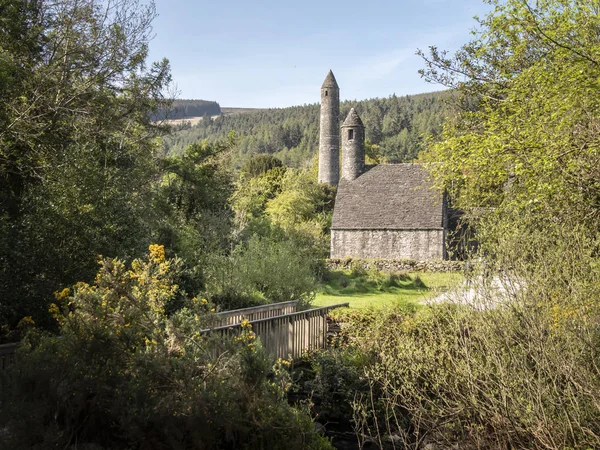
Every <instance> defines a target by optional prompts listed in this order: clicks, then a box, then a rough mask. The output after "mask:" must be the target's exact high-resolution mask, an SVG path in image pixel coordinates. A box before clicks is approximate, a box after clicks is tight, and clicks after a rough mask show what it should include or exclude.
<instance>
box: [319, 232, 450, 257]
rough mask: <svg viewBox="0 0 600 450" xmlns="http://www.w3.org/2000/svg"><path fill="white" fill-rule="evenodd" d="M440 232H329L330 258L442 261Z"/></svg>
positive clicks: (442, 242)
mask: <svg viewBox="0 0 600 450" xmlns="http://www.w3.org/2000/svg"><path fill="white" fill-rule="evenodd" d="M445 256H446V255H445V250H444V230H443V229H442V228H440V229H434V230H331V258H348V257H351V258H363V259H373V258H379V259H414V260H418V261H423V260H430V259H444V258H445Z"/></svg>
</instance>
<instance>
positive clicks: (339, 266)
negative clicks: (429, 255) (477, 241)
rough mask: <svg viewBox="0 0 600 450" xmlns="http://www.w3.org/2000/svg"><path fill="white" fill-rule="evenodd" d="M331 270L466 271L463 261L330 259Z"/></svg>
mask: <svg viewBox="0 0 600 450" xmlns="http://www.w3.org/2000/svg"><path fill="white" fill-rule="evenodd" d="M326 264H327V268H328V269H330V270H350V269H352V268H354V267H356V266H357V265H358V267H360V268H361V269H364V270H369V269H372V268H375V269H377V270H382V271H387V272H459V271H463V270H464V264H465V263H464V262H463V261H444V260H440V261H415V260H412V259H397V260H393V259H358V258H344V259H335V258H334V259H328V260H327V262H326Z"/></svg>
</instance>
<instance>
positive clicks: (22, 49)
mask: <svg viewBox="0 0 600 450" xmlns="http://www.w3.org/2000/svg"><path fill="white" fill-rule="evenodd" d="M0 7H1V8H2V11H3V13H4V12H6V13H7V15H4V14H2V20H3V24H4V25H3V26H2V27H0V28H1V30H2V31H1V32H0V46H1V47H0V55H1V56H0V60H1V61H2V62H1V63H0V66H1V67H3V68H4V69H2V70H0V73H2V74H8V75H0V79H2V80H3V81H2V82H4V83H8V85H9V86H10V88H9V89H7V90H3V91H2V94H0V95H2V96H3V98H2V100H3V102H2V106H1V107H0V109H1V112H0V122H1V129H0V183H1V184H2V189H1V192H2V194H1V196H0V228H1V229H2V231H3V233H2V236H1V237H0V241H2V243H0V273H1V276H0V279H1V280H2V281H1V282H0V297H1V298H2V299H3V301H2V305H1V310H0V314H1V315H2V316H3V318H4V319H5V320H6V321H8V322H10V323H13V324H14V323H15V322H16V321H17V320H19V318H20V316H22V315H25V314H27V315H31V314H33V315H34V316H35V318H36V320H37V319H41V318H43V317H45V309H46V305H47V301H48V300H47V299H48V296H49V295H50V294H51V293H52V291H53V290H55V289H57V288H58V287H59V286H61V285H64V284H70V283H72V282H74V281H75V280H77V279H88V278H89V277H92V276H93V273H94V271H95V259H96V255H98V254H112V255H117V254H118V255H121V256H122V257H131V256H134V255H136V254H139V253H140V252H142V251H143V249H144V247H145V246H146V245H147V242H148V239H149V225H148V224H149V223H150V221H149V219H148V213H149V211H148V208H147V207H146V205H148V204H149V202H150V197H151V195H152V187H151V184H150V183H148V180H150V179H151V178H152V176H153V175H154V174H155V173H156V165H155V163H154V153H155V151H156V149H157V142H156V140H155V138H156V136H157V135H159V134H160V133H161V132H162V131H163V130H161V129H160V128H157V127H156V126H154V125H153V124H152V122H151V121H150V115H151V113H152V112H153V111H156V109H157V108H158V107H160V106H164V105H166V103H167V102H166V99H165V96H164V90H165V88H166V86H167V84H168V83H169V81H170V74H169V65H168V62H167V61H166V60H163V61H162V62H160V63H155V64H151V65H149V66H148V65H147V64H146V56H147V53H148V41H149V38H150V33H151V31H150V25H151V21H152V19H153V18H154V16H155V10H154V6H153V4H149V5H147V6H142V5H140V4H139V3H138V2H136V1H134V0H119V1H117V2H110V3H102V2H96V1H93V0H83V1H80V0H77V1H76V0H59V1H52V2H50V1H41V2H34V1H31V2H30V1H26V2H20V1H12V0H4V1H3V2H2V4H0ZM5 25H6V26H5ZM6 67H8V69H6ZM5 69H6V70H5Z"/></svg>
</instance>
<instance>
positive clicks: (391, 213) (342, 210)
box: [331, 164, 443, 230]
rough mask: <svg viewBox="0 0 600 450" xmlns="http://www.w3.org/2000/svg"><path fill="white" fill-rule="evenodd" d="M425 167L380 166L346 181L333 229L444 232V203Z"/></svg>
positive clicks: (339, 189)
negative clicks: (431, 230) (433, 186)
mask: <svg viewBox="0 0 600 450" xmlns="http://www.w3.org/2000/svg"><path fill="white" fill-rule="evenodd" d="M428 177H429V172H428V171H427V169H426V168H425V167H424V166H423V165H421V164H380V165H377V166H373V167H372V168H371V169H370V170H368V171H367V172H365V173H363V174H362V175H361V176H360V177H358V178H357V179H355V180H354V181H348V180H344V179H342V180H341V181H340V184H339V186H338V191H337V196H336V198H335V206H334V209H333V220H332V225H331V228H332V229H346V230H348V229H354V230H382V229H386V230H398V229H412V230H415V229H440V228H442V227H443V223H442V220H443V201H442V195H441V194H440V193H439V191H437V190H434V189H433V188H432V183H431V182H430V181H429V180H428Z"/></svg>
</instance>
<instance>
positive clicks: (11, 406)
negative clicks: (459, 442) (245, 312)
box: [0, 246, 331, 449]
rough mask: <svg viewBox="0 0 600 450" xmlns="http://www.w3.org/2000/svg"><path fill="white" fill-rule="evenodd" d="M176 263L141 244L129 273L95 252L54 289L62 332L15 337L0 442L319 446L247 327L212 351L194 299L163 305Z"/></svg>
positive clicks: (173, 291)
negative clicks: (88, 270) (95, 264)
mask: <svg viewBox="0 0 600 450" xmlns="http://www.w3.org/2000/svg"><path fill="white" fill-rule="evenodd" d="M178 266H179V263H178V262H177V261H176V260H166V259H165V258H164V249H163V248H162V246H151V251H150V254H149V255H148V258H147V260H145V261H141V260H135V261H133V263H132V264H131V268H130V269H128V268H126V266H125V265H124V264H123V263H122V262H120V261H118V260H108V259H106V260H103V261H102V266H101V269H100V271H99V273H98V276H97V278H96V283H95V285H92V286H90V285H87V284H85V283H79V284H78V285H76V286H75V288H74V291H73V292H72V293H71V292H70V290H68V289H65V290H63V291H62V292H60V293H57V301H58V304H56V305H54V306H53V307H52V313H53V315H54V316H55V317H56V319H57V320H58V321H59V323H60V332H61V336H62V337H61V338H56V337H52V336H49V335H44V334H41V333H39V332H31V333H30V334H29V335H28V337H27V338H26V340H25V341H24V343H23V346H22V350H21V352H20V354H19V363H18V364H17V365H16V366H15V367H14V370H13V371H12V375H13V377H14V379H13V382H12V385H11V389H9V390H5V391H3V393H4V394H5V395H6V397H7V398H6V399H5V400H6V402H3V408H2V411H1V413H0V414H1V423H2V424H3V434H2V436H0V439H1V440H3V441H4V442H2V441H0V446H1V447H2V448H12V449H46V448H57V447H58V448H74V449H75V448H81V449H83V448H97V449H102V448H106V449H134V448H140V449H147V448H169V449H233V448H242V449H244V448H245V449H255V448H274V449H278V448H282V449H283V448H286V449H304V448H320V449H327V448H331V446H330V445H329V443H328V441H327V440H325V439H324V438H323V437H321V436H319V435H318V434H316V432H315V431H314V427H313V424H312V420H311V418H310V416H309V415H308V412H307V410H306V408H304V407H298V408H294V407H291V406H290V405H289V404H288V403H287V401H286V393H287V390H288V389H289V386H290V377H289V374H288V372H287V370H286V364H285V363H284V362H282V361H278V362H277V363H275V364H274V362H273V361H272V360H271V358H270V357H268V356H267V355H266V354H265V353H264V351H263V349H262V347H261V345H260V343H259V342H255V339H254V335H253V334H252V333H251V329H250V328H249V325H247V324H245V325H244V326H243V332H242V334H241V335H240V336H239V337H238V338H236V339H233V340H229V341H222V340H220V339H219V342H218V344H219V347H220V349H221V351H220V352H218V353H217V352H216V346H215V345H216V344H217V342H213V340H214V339H215V338H212V339H210V338H206V337H204V336H203V335H202V334H201V333H200V331H201V330H202V328H204V327H206V326H207V324H209V323H210V321H211V310H213V309H214V307H213V305H211V304H210V303H209V302H208V301H207V300H206V299H198V298H194V299H191V300H188V302H187V303H186V304H185V305H184V307H183V308H182V309H180V310H178V311H176V312H174V313H173V314H171V315H167V314H166V313H165V306H166V305H167V304H168V303H169V301H171V300H172V299H173V298H175V297H176V295H177V290H178V288H177V286H176V285H174V284H173V283H172V280H173V279H174V277H175V276H176V273H177V271H178V269H179V267H178Z"/></svg>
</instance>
